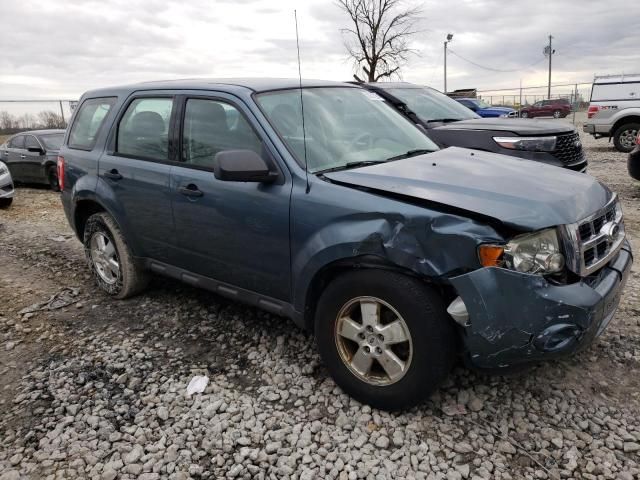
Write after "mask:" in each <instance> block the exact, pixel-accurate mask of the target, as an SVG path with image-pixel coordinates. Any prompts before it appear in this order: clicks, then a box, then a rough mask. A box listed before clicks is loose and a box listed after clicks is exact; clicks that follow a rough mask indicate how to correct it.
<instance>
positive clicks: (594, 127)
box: [582, 123, 611, 135]
mask: <svg viewBox="0 0 640 480" xmlns="http://www.w3.org/2000/svg"><path fill="white" fill-rule="evenodd" d="M610 130H611V127H610V126H609V125H607V124H603V125H598V124H595V123H585V124H584V125H583V126H582V131H583V132H585V133H590V134H591V135H596V134H598V135H608V134H609V131H610Z"/></svg>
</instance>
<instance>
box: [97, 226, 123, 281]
mask: <svg viewBox="0 0 640 480" xmlns="http://www.w3.org/2000/svg"><path fill="white" fill-rule="evenodd" d="M90 252H91V261H92V262H93V265H94V266H95V269H96V271H97V272H98V275H99V276H100V278H101V279H102V280H103V281H104V282H105V283H107V284H109V285H113V284H114V283H116V282H117V281H118V278H120V262H119V261H118V254H117V252H116V248H115V245H114V244H113V242H112V241H111V239H109V237H107V236H106V235H105V234H104V233H102V232H96V233H94V234H93V236H92V237H91V242H90Z"/></svg>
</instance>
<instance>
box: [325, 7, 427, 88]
mask: <svg viewBox="0 0 640 480" xmlns="http://www.w3.org/2000/svg"><path fill="white" fill-rule="evenodd" d="M337 1H338V5H339V6H340V8H342V10H344V12H345V13H347V15H349V17H350V19H351V22H352V24H353V26H352V28H346V29H343V31H342V32H343V34H344V35H345V37H346V38H345V45H346V47H347V49H348V51H349V55H350V56H351V57H352V58H353V60H354V62H355V64H356V66H357V68H358V70H360V69H362V71H363V72H364V74H365V76H366V78H367V81H369V82H377V81H378V80H380V79H381V78H384V77H387V78H388V77H391V76H392V75H394V74H397V73H398V72H399V71H400V68H401V67H402V65H404V64H405V63H406V61H407V59H408V56H409V55H410V54H411V53H412V52H413V51H412V50H411V48H409V42H408V41H409V38H410V37H411V35H413V34H414V33H416V31H415V29H414V28H415V24H416V20H417V19H418V16H419V15H420V10H419V9H418V8H409V9H407V8H403V0H337ZM354 77H355V78H356V79H358V80H360V77H359V76H358V74H357V73H356V74H355V75H354Z"/></svg>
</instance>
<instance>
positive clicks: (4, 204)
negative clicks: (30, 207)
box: [0, 197, 13, 208]
mask: <svg viewBox="0 0 640 480" xmlns="http://www.w3.org/2000/svg"><path fill="white" fill-rule="evenodd" d="M12 203H13V198H11V197H10V198H0V208H9V207H10V206H11V204H12Z"/></svg>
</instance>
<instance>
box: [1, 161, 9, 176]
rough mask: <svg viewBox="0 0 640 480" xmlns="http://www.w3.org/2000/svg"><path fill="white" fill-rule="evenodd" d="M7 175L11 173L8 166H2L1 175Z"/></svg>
mask: <svg viewBox="0 0 640 480" xmlns="http://www.w3.org/2000/svg"><path fill="white" fill-rule="evenodd" d="M5 173H9V170H8V169H7V167H6V166H4V165H2V164H0V175H4V174H5Z"/></svg>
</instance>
